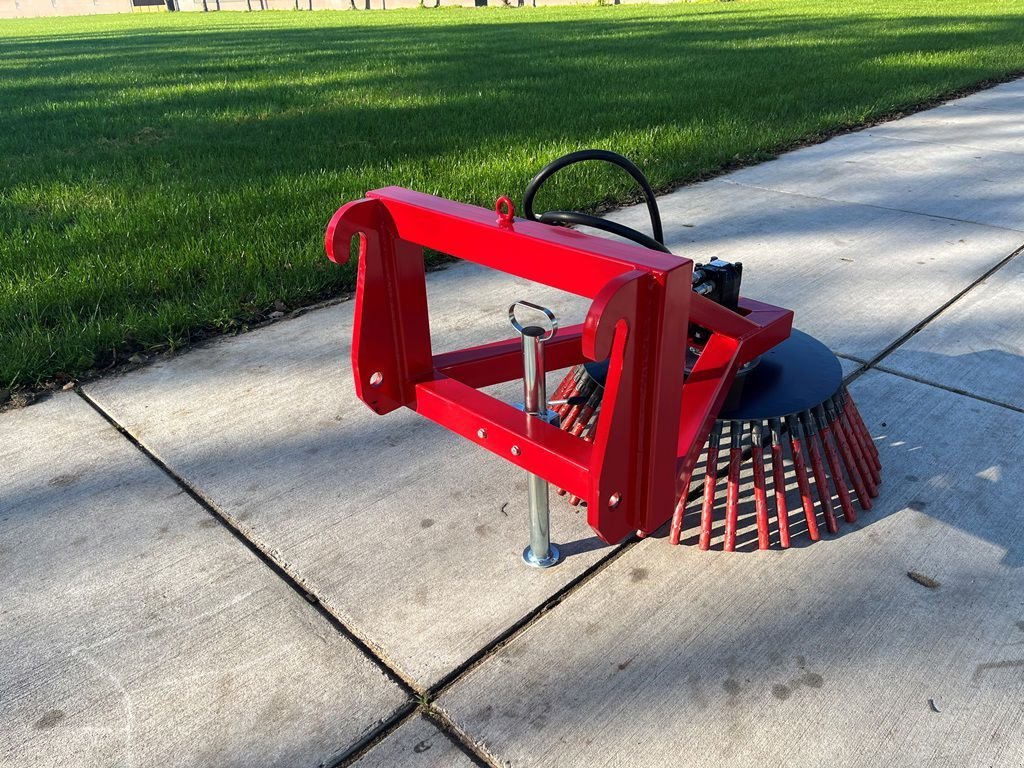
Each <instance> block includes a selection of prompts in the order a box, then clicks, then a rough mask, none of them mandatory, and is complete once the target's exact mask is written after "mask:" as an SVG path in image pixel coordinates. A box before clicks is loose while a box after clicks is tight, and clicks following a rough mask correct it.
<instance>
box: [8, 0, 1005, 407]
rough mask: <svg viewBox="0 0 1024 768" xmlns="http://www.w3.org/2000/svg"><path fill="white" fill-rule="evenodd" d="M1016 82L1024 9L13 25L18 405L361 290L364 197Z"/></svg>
mask: <svg viewBox="0 0 1024 768" xmlns="http://www.w3.org/2000/svg"><path fill="white" fill-rule="evenodd" d="M1022 71H1024V0H902V1H900V0H841V1H839V2H832V1H830V0H775V1H771V0H750V1H749V2H746V1H742V0H741V1H740V2H728V3H715V2H709V3H694V4H681V5H672V6H648V7H644V6H617V7H561V8H546V9H521V10H513V9H451V10H444V9H442V10H413V11H393V12H387V13H379V12H378V13H352V12H349V13H327V12H323V13H297V12H282V13H254V14H240V13H221V14H214V13H211V14H198V13H176V14H146V15H138V16H128V15H125V16H105V17H86V18H61V19H53V18H48V19H39V20H14V21H0V387H5V386H6V387H14V388H31V387H36V386H40V385H42V384H44V383H45V382H46V381H48V380H53V379H55V378H56V379H58V380H59V379H61V378H62V377H66V376H70V375H75V374H79V373H81V372H83V371H86V370H88V369H91V368H94V367H103V366H106V365H109V364H110V363H111V362H112V361H115V360H121V359H123V358H124V357H125V356H126V355H127V354H130V353H131V352H132V351H134V350H137V349H145V348H151V347H158V348H161V347H174V346H178V345H181V344H184V343H187V342H188V341H189V339H190V338H194V337H195V334H196V333H200V332H208V331H210V330H218V329H225V330H226V329H232V328H235V327H238V325H239V324H243V323H246V322H251V321H253V320H254V319H258V318H260V317H262V316H264V315H265V314H266V313H267V312H269V311H271V310H272V309H273V307H274V303H275V302H276V301H281V302H284V303H285V304H287V305H288V306H289V307H295V306H300V305H302V304H303V303H307V302H310V301H313V300H316V299H318V298H322V297H325V296H329V295H331V294H334V293H337V292H338V291H340V290H344V289H346V288H348V287H349V286H350V285H351V282H352V276H353V273H352V270H351V268H349V267H346V268H338V267H336V266H334V265H332V264H330V263H329V262H328V261H327V260H326V258H325V257H324V255H323V240H322V233H323V229H324V226H325V224H326V223H327V221H328V219H329V218H330V216H331V214H332V213H333V212H334V210H335V209H336V208H337V207H338V206H339V205H340V204H341V203H343V202H345V201H347V200H350V199H353V198H355V197H358V196H360V195H361V194H362V193H363V192H364V191H365V190H367V189H372V188H374V187H378V186H383V185H387V184H399V185H403V186H407V187H411V188H414V189H418V190H421V191H424V192H431V193H435V194H439V195H444V196H446V197H451V198H455V199H458V200H464V201H468V202H473V203H479V204H483V205H491V204H492V203H493V201H494V199H495V198H496V197H497V196H498V195H500V194H509V195H511V196H512V197H513V198H514V199H517V200H518V199H519V197H520V195H521V194H522V189H523V187H524V185H525V183H526V182H527V181H528V180H529V178H530V177H531V176H532V174H533V173H534V172H535V171H536V170H537V169H538V168H539V167H540V166H541V165H542V164H543V163H545V162H547V161H548V160H551V159H553V158H554V157H556V156H557V155H559V154H561V153H563V152H567V151H570V150H573V149H579V148H583V147H606V148H609V149H615V150H618V151H620V152H623V153H625V154H627V155H629V156H630V157H632V158H633V159H634V160H635V161H637V162H638V163H639V164H640V166H641V167H643V168H644V169H645V170H646V171H647V172H648V174H649V175H650V177H651V179H652V181H653V182H654V183H655V185H657V186H662V187H663V186H667V185H670V184H672V183H675V182H682V181H687V180H693V179H697V178H700V177H702V176H706V175H707V174H709V173H713V172H715V171H716V170H719V169H721V168H723V167H727V166H730V165H735V164H737V163H739V162H748V161H752V160H758V159H762V158H767V157H769V156H770V155H772V154H773V153H775V152H777V151H778V150H780V149H782V148H785V147H787V146H791V145H793V144H794V143H797V142H800V141H802V140H806V139H808V138H813V137H816V136H820V135H822V134H823V133H827V132H830V131H834V130H837V129H840V128H843V127H846V126H854V125H857V124H858V123H862V122H864V121H867V120H870V119H872V118H874V117H877V116H880V115H885V114H888V113H892V112H893V111H896V110H900V109H904V108H906V107H909V106H912V105H915V104H920V103H922V102H926V101H928V100H931V99H934V98H935V97H937V96H940V95H943V94H947V93H951V92H954V91H956V90H957V89H961V88H964V87H966V86H970V85H972V84H975V83H979V82H982V81H985V80H988V79H992V78H999V77H1004V76H1006V75H1008V74H1011V73H1015V72H1022ZM627 194H629V185H628V184H626V183H625V177H623V179H619V177H617V176H614V175H612V174H610V173H607V172H605V171H597V170H579V171H573V172H570V173H568V174H567V175H566V178H565V179H564V180H563V182H562V183H559V184H557V185H553V186H552V188H551V191H550V192H545V195H546V197H545V199H544V200H540V201H538V202H539V203H540V205H541V207H543V208H550V207H555V206H559V207H565V206H575V207H581V206H594V205H597V204H602V203H607V202H613V201H615V200H617V199H622V198H623V196H625V195H627Z"/></svg>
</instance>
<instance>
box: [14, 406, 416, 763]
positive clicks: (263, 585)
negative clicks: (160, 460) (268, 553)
mask: <svg viewBox="0 0 1024 768" xmlns="http://www.w3.org/2000/svg"><path fill="white" fill-rule="evenodd" d="M0 431H2V433H3V442H2V444H0V467H3V472H2V474H0V560H2V562H3V574H4V575H3V579H0V734H2V736H0V764H2V765H4V766H8V767H10V768H16V767H17V766H32V767H33V768H37V767H38V766H68V765H74V766H112V765H116V766H125V767H126V768H127V767H128V766H135V765H174V766H176V767H182V768H183V767H185V766H197V767H199V766H211V765H216V766H220V767H221V768H228V767H230V766H251V765H261V766H262V765H266V766H269V765H275V766H297V765H320V764H323V763H324V762H330V761H332V760H333V759H335V758H337V757H340V756H341V755H342V754H343V753H344V752H346V751H347V750H348V749H349V748H350V747H351V746H352V745H353V744H354V743H355V742H357V741H358V740H360V739H361V738H363V737H365V736H366V735H367V734H368V732H369V731H370V730H371V729H372V728H373V727H374V726H375V725H376V724H377V723H378V722H379V721H380V720H381V719H382V718H385V717H387V716H389V715H390V714H391V713H393V712H394V711H395V710H396V708H398V707H399V706H401V705H403V704H404V702H405V701H406V697H405V695H404V694H403V693H402V692H401V689H400V688H399V687H398V686H397V685H395V684H394V683H392V682H391V681H389V680H388V679H387V678H386V677H385V676H384V675H383V674H382V673H381V671H380V670H379V668H378V667H376V666H375V665H373V664H371V663H370V662H369V661H368V660H367V659H366V657H365V656H364V655H363V654H362V653H360V652H359V651H358V649H356V647H355V646H354V645H352V644H351V643H350V642H349V641H347V640H346V639H345V638H344V637H343V636H342V635H341V634H340V633H339V632H338V631H336V630H335V629H333V628H332V627H331V626H330V625H329V624H328V623H327V621H326V620H324V619H323V617H321V616H320V615H319V614H318V613H317V612H316V611H315V610H314V609H313V608H311V607H310V606H309V605H308V604H307V603H306V602H305V601H304V600H303V599H302V598H301V597H300V596H298V595H297V594H296V593H295V592H294V591H293V590H292V589H290V588H289V587H288V586H287V585H286V584H285V583H284V582H282V581H281V580H280V579H279V578H278V577H277V576H276V575H274V574H273V573H272V572H271V571H270V569H268V568H267V567H266V566H265V565H264V564H262V563H261V562H260V561H259V560H258V559H257V558H256V557H255V556H254V555H253V554H252V553H251V552H249V550H247V549H246V548H245V547H244V546H243V545H242V544H241V543H240V542H238V541H237V539H235V538H234V537H233V536H232V535H231V534H230V533H229V532H228V531H227V530H225V529H224V528H223V526H221V525H220V524H219V523H218V522H216V521H215V520H214V519H213V518H212V517H211V516H210V515H209V514H208V513H206V512H205V511H204V510H203V509H202V508H201V507H200V506H199V505H197V504H196V503H195V502H193V501H192V500H191V499H190V498H189V497H188V496H187V495H185V494H184V493H183V492H181V490H180V489H179V488H178V487H177V486H176V485H175V484H174V483H173V482H172V481H171V480H169V479H168V478H167V477H166V475H164V474H163V473H162V472H161V471H160V470H159V469H157V468H156V467H155V466H154V465H153V464H152V462H150V461H149V460H147V459H146V458H145V457H143V456H142V454H140V453H139V452H138V450H137V449H136V448H134V447H133V446H132V445H131V444H130V443H129V442H128V441H127V440H125V439H124V438H123V437H122V436H121V435H119V434H118V433H117V431H116V430H114V429H113V428H112V427H110V426H109V425H108V424H107V423H106V422H105V421H103V420H102V419H101V418H100V417H99V416H98V415H97V414H96V413H95V412H94V411H93V410H92V409H91V408H90V407H89V406H88V405H86V404H85V403H84V402H82V400H81V399H80V398H78V397H77V396H75V395H73V394H67V395H61V396H57V397H54V398H52V399H50V400H48V401H46V402H44V403H41V404H39V405H35V406H33V407H31V408H29V409H26V410H24V411H14V412H10V413H6V414H3V415H0Z"/></svg>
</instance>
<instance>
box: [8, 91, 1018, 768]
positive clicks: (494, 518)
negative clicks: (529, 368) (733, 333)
mask: <svg viewBox="0 0 1024 768" xmlns="http://www.w3.org/2000/svg"><path fill="white" fill-rule="evenodd" d="M339 202H340V201H339ZM661 207H662V213H663V217H664V218H665V221H666V235H667V237H668V240H669V245H670V246H671V247H672V248H673V250H675V251H676V252H677V253H679V254H681V255H685V256H688V257H690V258H693V259H695V260H697V261H706V260H708V259H710V258H713V257H716V256H718V257H722V258H726V259H729V260H733V261H735V260H739V261H742V262H743V264H744V293H745V294H746V295H749V296H751V297H753V298H763V299H765V300H767V301H770V302H772V303H774V304H779V305H782V306H786V307H790V308H792V309H794V310H795V311H796V317H797V325H798V326H799V327H800V328H801V329H803V330H805V331H808V332H810V333H812V334H814V335H815V336H817V337H819V338H820V339H822V340H823V341H825V342H826V343H827V344H828V345H829V346H830V347H831V348H832V349H833V350H834V351H835V352H836V353H837V354H839V355H840V356H841V357H842V362H843V364H844V370H845V372H846V373H847V375H848V378H849V379H850V381H851V382H852V383H851V390H852V392H853V393H854V396H855V397H856V398H857V400H858V402H859V404H860V406H861V410H862V412H863V414H864V417H865V419H866V421H867V423H868V426H869V428H870V429H871V432H872V435H873V436H874V438H875V440H876V442H877V444H878V446H879V449H880V451H881V454H882V462H883V467H884V469H883V479H884V484H883V486H882V489H881V491H882V493H881V496H880V497H879V498H878V499H877V500H876V504H875V508H874V509H873V510H872V511H871V512H870V513H867V514H864V515H863V516H862V517H861V519H860V521H859V522H858V523H857V524H856V525H854V526H845V527H844V528H843V530H842V531H841V533H840V535H838V536H834V537H830V536H826V537H825V538H824V540H823V541H821V542H819V543H816V544H814V545H813V546H799V547H794V548H793V549H790V550H786V551H780V550H771V551H765V552H758V551H752V552H751V551H747V552H739V553H723V552H720V551H711V552H700V551H697V550H696V549H695V548H694V547H693V546H689V545H688V546H681V547H675V548H673V547H670V546H669V545H668V544H667V542H666V541H664V540H663V539H662V538H660V537H652V538H650V539H647V540H644V541H642V542H633V543H628V544H626V545H624V546H621V547H607V546H605V545H603V544H602V543H601V542H600V541H599V540H598V539H596V537H594V536H593V535H592V533H591V531H590V529H589V528H588V527H587V525H586V523H585V520H584V519H583V517H582V515H581V514H580V513H579V512H578V510H576V509H574V508H571V507H569V506H568V505H566V504H564V503H563V502H562V501H561V500H557V499H556V500H555V501H554V502H553V505H552V507H553V509H552V514H553V518H552V528H553V538H554V540H555V541H557V542H558V543H559V544H560V545H561V546H562V549H563V551H564V552H566V554H567V555H568V557H567V558H566V562H565V563H564V564H563V565H560V566H559V567H558V568H554V569H551V570H549V571H534V570H532V569H527V568H525V567H523V566H522V565H521V563H520V560H519V557H520V552H521V550H522V547H523V546H524V544H525V534H526V522H525V512H526V511H525V478H524V477H523V476H522V475H521V473H519V472H517V471H515V470H514V469H513V468H512V467H511V466H510V465H508V464H507V463H505V462H503V461H501V460H499V459H497V458H495V457H492V456H490V455H489V454H486V453H484V452H482V451H480V450H478V449H477V448H475V447H474V446H472V445H470V444H469V443H468V442H466V441H462V440H460V439H457V438H455V437H454V436H452V435H451V434H450V433H447V432H445V431H444V430H442V429H441V428H438V427H435V426H433V425H431V424H429V423H427V422H426V421H425V420H423V419H420V418H418V417H417V416H416V415H415V414H412V413H410V412H404V411H403V412H398V413H394V414H390V415H389V416H388V417H386V418H379V417H376V416H374V415H373V414H372V413H371V412H370V411H369V410H368V409H367V408H365V406H363V405H362V403H360V402H359V401H357V400H356V398H355V396H354V393H353V392H352V384H351V374H350V370H349V366H348V347H349V343H350V336H351V324H352V309H353V307H352V304H351V303H345V304H340V305H337V306H333V307H329V308H326V309H321V310H317V311H313V312H309V313H306V314H304V315H301V316H299V317H296V318H294V319H289V320H286V321H283V322H279V323H276V324H274V325H272V326H269V327H267V328H265V329H262V330H260V331H257V332H254V333H251V334H247V335H243V336H240V337H237V338H232V339H224V340H221V341H218V342H215V343H211V344H209V345H206V346H204V347H202V348H200V349H196V350H194V351H192V352H189V353H188V354H184V355H181V356H179V357H175V358H170V359H167V360H165V361H162V362H159V363H157V364H155V365H152V366H150V367H147V368H145V369H141V370H139V371H136V372H133V373H130V374H127V375H124V376H121V377H116V378H109V379H106V380H102V381H98V382H95V383H93V384H89V385H87V386H86V387H84V390H83V391H82V392H81V393H71V392H69V393H64V394H61V395H57V396H54V397H52V398H50V399H48V400H46V401H45V402H43V403H41V404H38V405H35V406H32V407H30V408H27V409H24V410H21V411H11V412H8V413H6V414H2V415H0V434H2V436H3V440H2V441H0V467H2V468H3V470H4V471H3V473H2V475H0V562H2V563H3V566H4V567H3V572H4V579H3V581H2V582H0V765H3V766H33V767H34V766H40V765H53V766H66V765H76V766H77V765H82V766H108V765H117V766H132V765H136V764H142V763H154V762H158V763H160V764H163V765H168V766H174V767H175V768H177V767H178V766H235V765H237V766H243V765H244V766H258V765H275V766H301V765H310V766H316V765H336V764H349V763H354V764H356V765H358V766H360V768H367V766H394V765H415V766H449V765H453V766H459V765H466V766H469V765H481V764H484V765H486V764H491V765H506V764H511V765H515V766H548V765H558V766H586V767H587V768H591V766H606V765H607V766H612V765H616V766H617V765H628V766H638V767H639V766H644V767H647V766H650V767H654V766H666V765H719V764H728V765H750V766H771V765H787V766H789V765H806V766H823V765H828V766H860V765H883V764H885V765H921V764H937V765H944V766H945V765H957V766H961V765H962V766H974V765H977V766H982V765H984V766H1006V767H1007V768H1009V767H1010V766H1019V765H1022V764H1024V567H1022V566H1024V544H1022V543H1020V542H1018V541H1017V537H1018V536H1021V537H1022V541H1024V504H1022V502H1021V500H1020V488H1021V487H1024V462H1022V459H1024V387H1022V384H1021V383H1022V382H1024V255H1016V254H1017V252H1018V250H1019V249H1021V247H1022V246H1024V80H1020V81H1016V82H1012V83H1009V84H1006V85H1002V86H998V87H996V88H993V89H990V90H988V91H985V92H982V93H979V94H976V95H974V96H970V97H968V98H965V99H960V100H958V101H955V102H951V103H949V104H947V105H944V106H942V107H939V108H937V109H933V110H929V111H927V112H922V113H919V114H917V115H914V116H911V117H908V118H905V119H902V120H898V121H895V122H892V123H888V124H884V125H880V126H876V127H874V128H871V129H868V130H865V131H861V132H857V133H852V134H849V135H845V136H841V137H838V138H835V139H833V140H831V141H828V142H826V143H824V144H821V145H817V146H813V147H809V148H806V149H803V150H799V151H797V152H793V153H791V154H788V155H785V156H783V157H782V158H780V159H778V160H775V161H773V162H769V163H765V164H763V165H760V166H757V167H752V168H748V169H744V170H741V171H738V172H736V173H733V174H730V175H728V176H724V177H721V178H719V179H716V180H713V181H710V182H707V183H704V184H699V185H695V186H692V187H686V188H683V189H680V190H679V191H677V192H675V193H672V194H670V195H667V196H665V197H664V198H662V200H661ZM328 213H329V212H328ZM326 215H327V213H325V217H326ZM645 215H646V214H645V212H644V211H643V210H640V209H635V208H634V209H626V210H623V211H620V212H618V213H616V214H615V216H614V218H616V219H618V220H620V221H623V222H626V223H629V224H631V225H633V226H636V227H638V228H644V227H645V226H646V223H645ZM428 282H429V294H430V296H429V299H430V303H431V309H432V320H433V322H434V323H435V328H434V331H435V335H434V341H435V349H436V350H438V351H443V350H445V349H450V348H453V347H457V346H464V345H468V344H471V343H477V342H481V341H486V340H492V339H495V338H501V337H505V336H507V335H508V329H507V327H506V326H507V320H506V319H505V318H504V308H505V307H507V306H508V304H509V303H510V302H511V301H512V300H515V299H517V298H528V299H531V300H534V301H538V302H541V303H544V304H546V305H547V306H549V307H551V308H552V309H554V310H555V311H556V312H557V313H558V314H559V316H560V318H564V320H565V321H566V322H572V321H573V319H581V318H582V315H583V313H584V312H585V310H586V306H585V303H584V302H583V301H581V300H579V299H577V298H575V297H571V296H566V295H563V294H559V293H558V292H556V291H553V290H551V289H548V288H544V287H542V286H536V285H533V284H530V283H527V282H525V281H521V280H517V279H513V278H508V277H506V276H503V275H500V274H496V273H493V272H490V271H488V270H485V269H482V268H478V267H475V266H473V265H470V264H459V265H457V266H453V267H451V268H449V269H447V270H444V271H442V272H438V273H434V274H432V275H430V276H429V281H428ZM555 379H556V376H555V375H552V377H551V382H552V383H553V382H554V381H555ZM515 389H516V388H515V387H507V388H505V390H504V393H505V394H507V395H508V397H509V399H513V398H514V397H515ZM908 571H915V572H918V573H921V574H924V575H926V576H927V577H928V578H929V579H932V580H933V581H934V582H935V583H936V586H934V587H926V586H923V585H922V584H920V583H918V582H915V581H912V580H911V579H909V578H908V577H907V572H908ZM423 702H428V705H427V706H423Z"/></svg>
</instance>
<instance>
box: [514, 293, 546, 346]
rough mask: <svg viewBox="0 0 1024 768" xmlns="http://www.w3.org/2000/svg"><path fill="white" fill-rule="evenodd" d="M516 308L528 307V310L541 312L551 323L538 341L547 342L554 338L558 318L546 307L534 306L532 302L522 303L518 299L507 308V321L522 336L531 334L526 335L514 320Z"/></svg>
mask: <svg viewBox="0 0 1024 768" xmlns="http://www.w3.org/2000/svg"><path fill="white" fill-rule="evenodd" d="M516 307H529V308H530V309H533V310H536V311H537V312H542V313H543V314H544V315H545V316H546V317H547V319H548V320H549V321H550V322H551V329H550V330H549V331H548V332H547V334H545V335H544V336H541V337H540V340H541V341H549V340H550V339H553V338H554V336H555V334H556V333H557V332H558V318H556V317H555V313H554V312H552V311H551V310H550V309H548V308H547V307H542V306H540V305H539V304H534V303H533V302H532V301H523V300H521V299H520V300H519V301H516V302H513V303H512V304H511V306H509V308H508V319H509V322H510V323H512V327H513V328H515V329H516V330H517V331H519V334H520V335H522V336H527V335H532V334H527V332H526V328H524V327H523V326H522V325H521V324H520V323H519V321H518V320H517V319H516Z"/></svg>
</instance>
